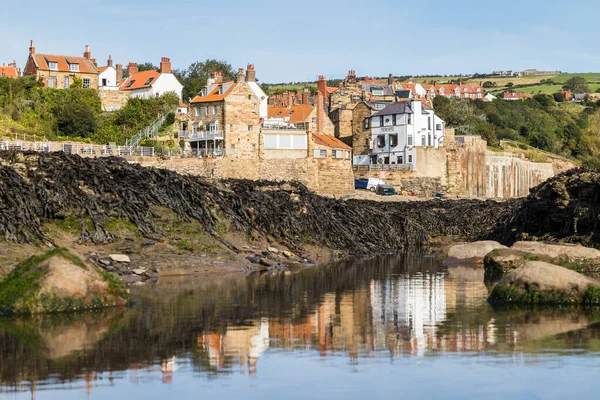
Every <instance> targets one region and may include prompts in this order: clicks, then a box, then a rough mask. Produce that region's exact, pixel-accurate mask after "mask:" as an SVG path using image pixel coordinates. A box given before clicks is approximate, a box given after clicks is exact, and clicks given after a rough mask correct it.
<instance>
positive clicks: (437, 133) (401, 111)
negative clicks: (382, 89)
mask: <svg viewBox="0 0 600 400" xmlns="http://www.w3.org/2000/svg"><path fill="white" fill-rule="evenodd" d="M364 123H365V125H370V127H371V133H372V148H373V150H372V153H371V154H372V162H373V163H376V164H409V165H410V168H411V169H413V170H414V166H415V164H416V150H415V148H417V147H424V148H427V147H432V148H436V149H437V148H438V147H440V146H443V144H444V134H445V129H446V123H445V122H444V121H443V120H442V119H441V118H439V117H438V116H436V115H435V113H434V111H433V109H432V108H431V107H429V106H428V105H427V104H425V103H424V102H423V101H422V100H410V101H405V102H397V103H392V104H389V105H388V106H386V107H385V108H384V109H383V110H381V111H379V112H377V113H376V114H374V115H373V116H371V117H370V118H367V119H365V121H364ZM365 127H366V128H368V126H365Z"/></svg>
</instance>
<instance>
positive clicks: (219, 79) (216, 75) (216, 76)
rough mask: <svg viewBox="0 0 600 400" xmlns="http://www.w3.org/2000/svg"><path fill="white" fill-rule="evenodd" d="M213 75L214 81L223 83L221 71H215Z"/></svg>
mask: <svg viewBox="0 0 600 400" xmlns="http://www.w3.org/2000/svg"><path fill="white" fill-rule="evenodd" d="M213 77H214V80H215V83H223V73H222V72H221V71H215V72H214V74H213Z"/></svg>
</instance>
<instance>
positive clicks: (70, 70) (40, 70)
mask: <svg viewBox="0 0 600 400" xmlns="http://www.w3.org/2000/svg"><path fill="white" fill-rule="evenodd" d="M24 74H25V75H36V76H37V77H38V79H40V80H41V81H42V82H43V83H44V85H45V86H46V87H49V88H55V89H68V88H69V87H71V85H72V84H73V81H74V79H75V78H77V79H81V82H82V85H83V87H84V88H91V89H98V69H97V68H96V65H95V60H93V59H92V54H91V52H90V46H87V45H86V46H85V52H84V53H83V57H79V56H62V55H52V54H41V53H36V52H35V45H34V44H33V40H32V41H31V44H30V47H29V57H28V58H27V64H25V71H24Z"/></svg>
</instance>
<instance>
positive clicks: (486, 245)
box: [448, 240, 507, 262]
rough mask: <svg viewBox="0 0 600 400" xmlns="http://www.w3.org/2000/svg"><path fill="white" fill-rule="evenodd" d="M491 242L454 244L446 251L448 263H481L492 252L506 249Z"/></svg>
mask: <svg viewBox="0 0 600 400" xmlns="http://www.w3.org/2000/svg"><path fill="white" fill-rule="evenodd" d="M506 248H507V247H506V246H503V245H501V244H500V243H498V242H494V241H493V240H484V241H479V242H473V243H466V244H456V245H454V246H452V247H450V249H449V250H448V258H449V259H450V260H448V261H450V262H452V261H454V262H481V261H483V258H484V257H485V256H486V254H488V253H489V252H490V251H492V250H496V249H506Z"/></svg>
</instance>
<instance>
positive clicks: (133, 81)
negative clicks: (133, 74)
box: [125, 79, 135, 88]
mask: <svg viewBox="0 0 600 400" xmlns="http://www.w3.org/2000/svg"><path fill="white" fill-rule="evenodd" d="M134 83H135V79H134V80H132V81H130V82H129V83H128V84H127V86H125V87H126V88H128V87H131V85H133V84H134Z"/></svg>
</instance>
